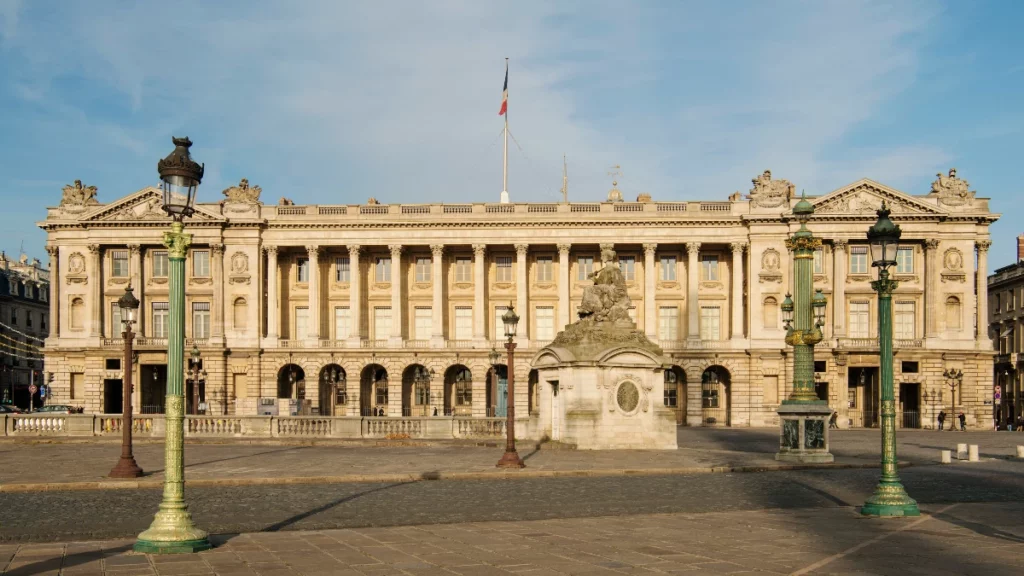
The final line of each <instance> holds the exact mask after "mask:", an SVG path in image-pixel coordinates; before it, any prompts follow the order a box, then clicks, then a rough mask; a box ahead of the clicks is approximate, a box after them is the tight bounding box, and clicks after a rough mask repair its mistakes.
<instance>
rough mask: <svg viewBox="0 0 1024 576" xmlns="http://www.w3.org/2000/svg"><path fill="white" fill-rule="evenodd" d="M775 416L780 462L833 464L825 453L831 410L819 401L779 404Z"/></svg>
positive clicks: (831, 458)
mask: <svg viewBox="0 0 1024 576" xmlns="http://www.w3.org/2000/svg"><path fill="white" fill-rule="evenodd" d="M778 414H779V425H780V428H779V451H778V452H777V453H776V454H775V459H776V460H778V461H780V462H799V463H802V464H820V463H828V462H833V461H835V457H834V456H832V453H831V452H830V451H829V450H830V446H829V429H828V427H829V417H830V416H831V415H832V409H831V408H829V406H828V405H827V404H825V403H824V402H820V401H812V402H806V403H805V402H791V401H789V400H787V401H785V402H783V403H782V404H781V405H780V406H779V408H778Z"/></svg>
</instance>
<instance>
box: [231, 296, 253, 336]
mask: <svg viewBox="0 0 1024 576" xmlns="http://www.w3.org/2000/svg"><path fill="white" fill-rule="evenodd" d="M233 309H234V317H235V330H245V329H246V328H247V327H248V325H249V304H248V303H247V302H246V301H245V298H236V299H235V303H234V306H233Z"/></svg>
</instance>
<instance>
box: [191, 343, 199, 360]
mask: <svg viewBox="0 0 1024 576" xmlns="http://www.w3.org/2000/svg"><path fill="white" fill-rule="evenodd" d="M190 355H191V356H192V363H193V364H196V363H197V362H198V361H199V344H196V343H194V342H193V343H192V352H190Z"/></svg>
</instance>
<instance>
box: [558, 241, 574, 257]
mask: <svg viewBox="0 0 1024 576" xmlns="http://www.w3.org/2000/svg"><path fill="white" fill-rule="evenodd" d="M571 248H572V244H568V243H562V244H559V245H558V252H559V253H562V252H565V253H566V254H568V253H569V250H570V249H571Z"/></svg>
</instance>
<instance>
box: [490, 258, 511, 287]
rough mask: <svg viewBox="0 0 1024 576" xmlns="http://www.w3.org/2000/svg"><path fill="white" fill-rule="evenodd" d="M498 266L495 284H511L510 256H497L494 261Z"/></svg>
mask: <svg viewBox="0 0 1024 576" xmlns="http://www.w3.org/2000/svg"><path fill="white" fill-rule="evenodd" d="M494 261H495V263H497V265H498V270H497V273H496V276H495V278H494V279H495V281H496V282H511V281H512V257H511V256H498V257H497V258H495V259H494Z"/></svg>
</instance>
